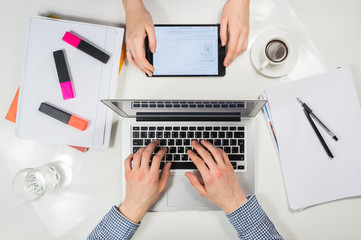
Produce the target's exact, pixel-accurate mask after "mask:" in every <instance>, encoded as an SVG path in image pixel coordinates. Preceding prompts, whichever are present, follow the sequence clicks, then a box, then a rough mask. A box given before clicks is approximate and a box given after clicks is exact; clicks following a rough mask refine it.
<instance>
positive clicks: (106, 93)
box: [15, 17, 124, 147]
mask: <svg viewBox="0 0 361 240" xmlns="http://www.w3.org/2000/svg"><path fill="white" fill-rule="evenodd" d="M67 31H70V32H74V33H77V34H79V35H81V36H82V37H83V38H84V39H86V40H88V41H89V42H91V43H92V44H94V45H95V46H96V47H98V48H99V49H101V50H102V51H104V52H106V53H107V54H109V55H110V59H109V61H108V62H107V64H103V63H102V62H99V61H97V60H96V59H94V58H92V57H89V56H88V55H86V54H84V53H82V52H81V51H79V50H77V49H75V48H74V47H72V46H70V45H69V44H67V43H65V42H64V41H62V37H63V36H64V34H65V33H66V32H67ZM123 36H124V29H122V28H115V27H110V26H101V25H95V24H87V23H81V22H73V21H65V20H59V19H51V18H44V17H35V18H30V19H29V21H28V30H27V35H26V41H25V52H24V61H23V73H22V80H21V84H20V92H19V103H18V104H19V105H18V111H17V122H16V129H15V135H16V136H17V137H19V138H25V139H31V140H39V141H46V142H56V143H63V144H67V145H76V146H84V147H107V146H108V145H109V139H110V130H111V122H112V112H111V111H109V110H108V109H107V108H106V107H105V106H104V105H103V104H101V102H100V99H104V98H114V97H115V91H116V83H117V79H118V69H119V62H120V55H121V49H122V42H123ZM57 50H64V52H65V55H66V58H67V64H68V67H69V71H70V73H71V80H72V83H73V87H74V95H75V98H73V99H68V100H66V101H64V100H63V98H62V95H61V94H62V93H61V90H60V89H59V80H58V78H57V73H56V67H55V63H54V59H53V55H52V54H53V52H54V51H57ZM41 102H47V103H49V104H53V105H55V106H57V107H58V108H59V109H62V110H64V111H67V112H69V113H70V114H73V115H75V116H78V117H81V118H82V119H84V120H86V121H88V122H89V124H88V126H87V129H86V130H85V131H84V132H82V131H76V130H77V129H73V128H71V127H69V126H67V125H65V126H64V124H61V123H60V122H58V121H52V119H49V118H48V117H47V116H46V115H44V114H42V113H40V112H39V111H38V108H39V105H40V103H41ZM74 130H75V131H74Z"/></svg>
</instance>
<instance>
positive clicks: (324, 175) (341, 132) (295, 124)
mask: <svg viewBox="0 0 361 240" xmlns="http://www.w3.org/2000/svg"><path fill="white" fill-rule="evenodd" d="M262 97H263V98H264V99H266V100H268V105H267V106H266V109H265V112H266V117H267V120H268V122H269V123H270V124H272V126H273V128H271V129H273V133H274V134H275V135H274V137H275V140H276V141H277V147H278V150H279V156H280V161H281V166H282V172H283V175H284V180H285V185H286V190H287V194H288V200H289V204H290V207H291V209H294V210H300V209H303V208H306V207H309V206H312V205H315V204H319V203H323V202H328V201H333V200H337V199H341V198H347V197H352V196H357V195H361V174H360V172H361V148H360V142H361V109H360V105H359V101H358V98H357V95H356V91H355V87H354V83H353V78H352V73H351V70H350V69H349V68H348V67H345V68H341V69H338V70H335V71H332V72H328V73H324V74H321V75H317V76H313V77H309V78H307V79H303V80H298V81H293V82H290V83H287V84H284V85H281V86H277V87H273V88H270V89H268V90H266V91H265V92H264V93H263V95H262ZM297 97H298V98H300V99H302V100H303V101H304V102H305V103H306V104H307V105H308V106H309V107H310V108H311V109H312V110H313V111H314V113H315V114H316V115H317V117H318V118H320V120H321V121H322V122H323V123H325V124H326V126H327V127H328V128H330V130H332V132H334V133H335V134H336V136H337V137H338V139H339V140H338V141H335V140H334V139H333V138H331V137H330V136H329V135H328V134H327V133H326V132H325V131H324V129H323V128H322V127H320V125H318V124H317V123H316V125H317V128H318V129H319V131H320V133H321V135H322V136H323V139H324V140H325V142H326V144H327V145H328V147H329V148H330V150H331V152H332V153H333V155H334V158H333V159H331V158H330V157H329V156H328V155H327V153H326V151H325V149H324V148H323V147H322V145H321V143H320V141H319V139H318V138H317V136H316V133H315V131H314V130H313V129H312V127H311V125H310V123H309V122H308V120H307V118H306V116H305V114H304V112H303V108H302V106H301V105H300V104H299V103H298V102H297V100H296V98H297Z"/></svg>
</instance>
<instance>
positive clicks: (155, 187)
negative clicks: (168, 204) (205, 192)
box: [119, 140, 171, 223]
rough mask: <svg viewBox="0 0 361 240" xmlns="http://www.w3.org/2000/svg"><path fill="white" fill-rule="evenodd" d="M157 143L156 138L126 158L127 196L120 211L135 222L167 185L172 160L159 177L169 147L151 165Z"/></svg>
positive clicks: (154, 158) (160, 152) (162, 150)
mask: <svg viewBox="0 0 361 240" xmlns="http://www.w3.org/2000/svg"><path fill="white" fill-rule="evenodd" d="M157 145H158V140H155V141H153V142H151V143H150V144H149V145H148V146H147V147H146V148H144V147H142V148H140V149H139V150H138V151H137V152H136V153H135V154H130V155H129V157H128V158H127V159H126V160H125V180H126V196H125V199H124V202H123V203H122V205H120V207H119V211H120V212H121V213H122V214H123V215H125V216H126V217H127V218H128V219H129V220H131V221H133V222H135V223H138V222H140V220H141V219H142V218H143V216H144V215H145V214H146V213H147V211H148V209H149V208H150V207H151V206H152V205H153V204H154V203H155V202H156V201H157V200H158V198H159V197H160V196H161V194H162V192H163V191H164V190H165V188H166V186H167V181H168V178H169V175H170V165H171V163H170V162H169V163H167V164H166V165H165V166H164V168H163V170H162V174H161V176H160V177H159V166H160V162H161V160H162V159H163V157H164V155H165V153H166V152H167V149H166V148H163V149H161V150H159V151H158V152H157V154H156V155H155V156H154V157H153V161H152V165H151V166H149V162H150V158H151V155H152V152H153V151H154V148H155V147H156V146H157ZM132 161H133V166H132V164H131V162H132Z"/></svg>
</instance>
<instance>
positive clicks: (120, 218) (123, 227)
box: [87, 206, 140, 240]
mask: <svg viewBox="0 0 361 240" xmlns="http://www.w3.org/2000/svg"><path fill="white" fill-rule="evenodd" d="M139 226H140V223H138V224H137V223H133V222H132V221H130V220H129V219H128V218H126V217H125V216H124V215H123V214H121V213H120V212H119V211H118V208H117V207H116V206H114V207H112V208H111V209H110V211H109V212H108V213H107V214H106V215H105V216H104V218H103V219H102V220H101V221H100V223H99V224H98V225H97V226H96V227H95V228H94V230H93V231H92V232H91V233H90V235H89V236H88V238H87V240H95V239H107V240H108V239H109V240H120V239H122V240H125V239H126V240H128V239H131V238H132V237H133V235H134V233H135V231H136V230H137V229H138V227H139Z"/></svg>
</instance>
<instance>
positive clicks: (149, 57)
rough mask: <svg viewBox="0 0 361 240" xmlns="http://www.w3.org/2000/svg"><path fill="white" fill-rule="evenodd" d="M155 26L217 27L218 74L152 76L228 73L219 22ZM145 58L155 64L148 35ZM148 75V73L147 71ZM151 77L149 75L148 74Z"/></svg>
mask: <svg viewBox="0 0 361 240" xmlns="http://www.w3.org/2000/svg"><path fill="white" fill-rule="evenodd" d="M154 27H217V33H218V34H217V35H218V75H207V74H205V75H152V77H223V76H224V75H226V67H225V66H224V65H223V62H224V58H225V54H226V51H225V47H222V43H221V38H220V36H219V29H220V25H219V24H155V25H154ZM144 46H145V58H146V59H147V60H148V62H149V63H150V64H152V65H153V53H152V52H151V51H150V49H149V42H148V37H146V38H145V43H144ZM146 76H148V74H147V73H146ZM148 77H149V76H148Z"/></svg>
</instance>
